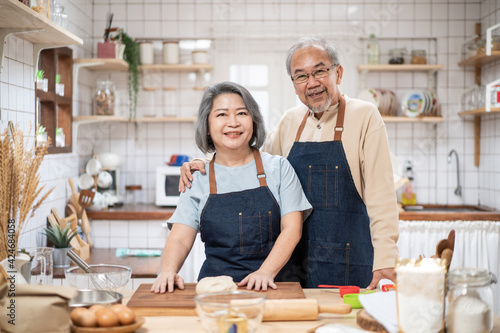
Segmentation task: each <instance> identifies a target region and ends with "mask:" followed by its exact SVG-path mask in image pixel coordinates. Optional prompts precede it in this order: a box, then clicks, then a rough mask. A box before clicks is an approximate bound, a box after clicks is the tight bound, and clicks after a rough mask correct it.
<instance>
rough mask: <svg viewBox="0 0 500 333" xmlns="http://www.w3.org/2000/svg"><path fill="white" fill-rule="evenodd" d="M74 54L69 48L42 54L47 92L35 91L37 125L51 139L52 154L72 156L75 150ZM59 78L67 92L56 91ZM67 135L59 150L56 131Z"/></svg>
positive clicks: (40, 59)
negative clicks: (72, 132) (73, 129)
mask: <svg viewBox="0 0 500 333" xmlns="http://www.w3.org/2000/svg"><path fill="white" fill-rule="evenodd" d="M72 66H73V51H72V50H71V49H70V48H68V47H62V48H56V49H48V50H43V51H41V52H40V58H39V63H38V68H39V69H40V70H43V71H44V77H45V78H46V79H48V89H47V91H43V90H41V89H38V87H37V88H36V89H35V101H36V110H37V112H36V123H37V124H39V125H42V126H44V127H45V129H46V132H47V136H48V137H49V138H51V141H52V143H51V145H50V147H49V148H48V153H49V154H58V153H69V152H71V146H72V136H71V131H72V126H71V124H72V121H73V108H72V106H73V87H72V82H73V81H72V76H73V74H72ZM56 75H57V76H59V78H60V83H61V84H63V85H64V89H63V90H62V91H60V92H57V91H56ZM57 128H60V129H62V132H63V133H64V142H63V143H64V146H62V147H57V146H56V129H57Z"/></svg>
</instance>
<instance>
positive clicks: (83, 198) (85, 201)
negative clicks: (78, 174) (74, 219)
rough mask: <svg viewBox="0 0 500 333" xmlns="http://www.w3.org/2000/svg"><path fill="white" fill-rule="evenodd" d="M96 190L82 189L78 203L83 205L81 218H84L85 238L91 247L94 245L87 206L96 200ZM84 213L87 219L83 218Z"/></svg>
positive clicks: (83, 229)
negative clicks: (86, 211)
mask: <svg viewBox="0 0 500 333" xmlns="http://www.w3.org/2000/svg"><path fill="white" fill-rule="evenodd" d="M94 195H95V192H92V191H90V190H82V191H81V192H80V196H79V197H78V204H79V205H80V207H81V211H80V215H79V218H80V219H81V220H82V231H83V233H84V234H85V238H86V240H87V243H88V244H89V246H90V247H92V246H93V244H92V241H91V240H90V223H89V220H88V218H87V215H86V213H85V208H87V207H89V206H90V205H92V201H93V200H94ZM83 213H85V219H82V216H83Z"/></svg>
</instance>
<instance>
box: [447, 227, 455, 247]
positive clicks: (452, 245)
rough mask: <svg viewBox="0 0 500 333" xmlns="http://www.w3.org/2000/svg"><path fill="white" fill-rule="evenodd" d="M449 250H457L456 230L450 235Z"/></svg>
mask: <svg viewBox="0 0 500 333" xmlns="http://www.w3.org/2000/svg"><path fill="white" fill-rule="evenodd" d="M448 248H449V249H450V250H452V251H454V250H455V230H454V229H452V230H451V231H450V233H449V234H448Z"/></svg>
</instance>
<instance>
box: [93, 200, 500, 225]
mask: <svg viewBox="0 0 500 333" xmlns="http://www.w3.org/2000/svg"><path fill="white" fill-rule="evenodd" d="M423 206H424V207H425V209H424V210H421V211H405V212H400V213H399V219H400V220H405V221H422V220H423V221H459V220H462V221H500V212H498V211H492V210H488V209H487V208H482V207H475V206H466V205H462V206H446V205H439V206H438V205H423ZM439 209H446V210H439ZM466 209H468V211H462V210H466ZM174 210H175V207H159V206H156V205H153V204H144V205H123V206H120V207H113V208H108V209H107V210H101V211H92V210H87V216H88V217H89V218H91V219H93V220H167V219H169V218H170V217H171V216H172V214H173V213H174Z"/></svg>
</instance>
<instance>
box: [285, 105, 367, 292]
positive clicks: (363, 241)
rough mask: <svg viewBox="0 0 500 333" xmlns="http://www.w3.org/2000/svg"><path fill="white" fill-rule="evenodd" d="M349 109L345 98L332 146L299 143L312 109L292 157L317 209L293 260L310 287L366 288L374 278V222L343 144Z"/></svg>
mask: <svg viewBox="0 0 500 333" xmlns="http://www.w3.org/2000/svg"><path fill="white" fill-rule="evenodd" d="M345 104H346V102H345V99H344V97H343V96H341V97H340V101H339V111H338V115H337V124H336V127H335V135H334V141H325V142H299V141H298V140H299V138H300V135H301V134H302V130H303V129H304V126H305V123H306V120H307V117H308V115H309V110H308V111H307V113H306V115H305V116H304V119H303V120H302V123H301V125H300V127H299V130H298V132H297V136H296V138H295V143H294V144H293V146H292V149H291V150H290V154H289V155H288V161H290V163H291V164H292V166H293V168H294V169H295V172H296V173H297V175H298V177H299V179H300V182H301V184H302V188H303V189H304V192H306V196H307V198H308V199H309V202H310V203H311V205H312V206H313V211H312V213H311V215H310V216H309V217H308V219H307V220H306V221H305V223H304V226H303V231H302V238H301V240H300V242H299V244H298V245H297V248H296V249H295V251H294V255H293V260H294V267H295V270H296V273H297V274H298V275H299V276H300V280H301V283H302V286H303V287H306V288H317V287H318V285H319V284H334V285H357V286H361V287H366V286H368V285H369V284H370V282H371V280H372V276H373V274H372V267H373V246H372V242H371V235H370V219H369V217H368V214H367V211H366V206H365V204H364V202H363V200H362V199H361V197H360V195H359V193H358V191H357V189H356V187H355V185H354V181H353V179H352V175H351V170H350V168H349V164H348V163H347V159H346V156H345V152H344V148H343V146H342V141H341V139H342V132H343V130H344V128H343V126H344V115H345Z"/></svg>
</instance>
